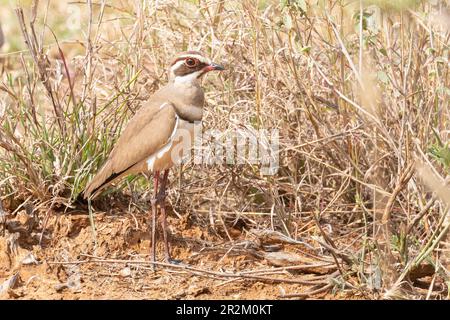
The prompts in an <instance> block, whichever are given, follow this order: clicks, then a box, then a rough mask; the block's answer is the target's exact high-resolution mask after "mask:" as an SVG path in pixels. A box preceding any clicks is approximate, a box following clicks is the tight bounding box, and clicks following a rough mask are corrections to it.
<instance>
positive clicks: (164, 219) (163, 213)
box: [158, 170, 172, 263]
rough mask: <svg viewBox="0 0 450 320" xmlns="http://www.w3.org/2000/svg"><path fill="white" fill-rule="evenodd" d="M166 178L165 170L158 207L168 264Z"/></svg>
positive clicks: (169, 260) (170, 260)
mask: <svg viewBox="0 0 450 320" xmlns="http://www.w3.org/2000/svg"><path fill="white" fill-rule="evenodd" d="M168 176H169V170H165V171H164V174H163V178H162V181H161V187H160V189H159V195H158V200H160V203H159V205H160V207H161V218H162V221H161V224H162V230H163V237H164V248H165V258H166V262H168V263H170V262H172V259H171V258H170V248H169V240H168V238H167V217H166V186H167V178H168Z"/></svg>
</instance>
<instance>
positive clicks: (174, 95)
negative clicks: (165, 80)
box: [162, 83, 205, 122]
mask: <svg viewBox="0 0 450 320" xmlns="http://www.w3.org/2000/svg"><path fill="white" fill-rule="evenodd" d="M162 91H163V92H164V96H165V97H168V99H169V100H170V102H171V103H172V104H173V105H174V107H175V110H176V112H177V114H178V116H179V117H180V118H182V119H183V120H186V121H189V122H195V121H201V120H202V116H203V105H204V103H205V94H204V92H203V89H202V88H201V87H200V85H193V84H188V83H178V84H176V83H169V84H168V85H167V86H166V87H164V88H163V89H162Z"/></svg>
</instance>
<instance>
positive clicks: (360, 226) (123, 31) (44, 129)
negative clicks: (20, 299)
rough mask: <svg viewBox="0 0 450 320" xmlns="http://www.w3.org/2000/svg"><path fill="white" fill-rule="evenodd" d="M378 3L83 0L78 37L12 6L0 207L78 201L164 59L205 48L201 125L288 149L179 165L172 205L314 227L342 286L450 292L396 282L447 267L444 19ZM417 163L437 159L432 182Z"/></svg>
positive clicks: (423, 7)
mask: <svg viewBox="0 0 450 320" xmlns="http://www.w3.org/2000/svg"><path fill="white" fill-rule="evenodd" d="M381 2H382V1H370V2H369V1H367V2H366V1H361V2H354V3H351V4H348V3H344V2H342V1H328V2H327V1H324V2H320V5H316V4H315V2H311V1H259V2H257V3H255V2H253V1H227V2H224V1H219V2H217V1H202V2H200V3H199V4H198V3H193V2H187V1H186V2H176V1H168V2H164V3H163V4H159V3H150V2H144V1H143V2H136V3H135V2H133V4H131V3H129V4H127V5H125V4H123V3H122V2H121V3H113V4H111V5H109V4H106V2H105V1H101V2H100V3H99V4H95V5H94V4H93V3H91V2H90V1H88V2H87V4H77V5H76V8H77V9H79V12H80V18H81V21H83V22H82V24H81V25H80V30H79V32H78V37H76V38H71V39H67V38H64V35H63V36H61V35H59V34H58V33H56V34H55V36H53V34H52V33H51V30H50V29H49V27H50V28H54V27H53V26H52V25H51V24H50V23H45V22H46V20H45V19H46V18H45V16H46V15H47V14H48V13H47V12H46V11H45V8H43V7H41V6H42V5H41V6H40V7H36V10H35V11H32V12H31V18H29V19H28V20H27V18H26V17H23V18H21V19H22V23H21V26H22V34H23V35H24V37H25V39H27V47H26V48H25V47H24V48H23V49H24V50H25V49H26V51H24V52H21V53H9V54H7V55H6V56H5V57H4V60H5V61H4V62H3V63H4V64H5V65H6V66H7V67H6V68H3V70H4V71H3V74H2V78H1V82H0V97H1V99H2V104H3V106H5V108H4V112H3V114H2V125H1V130H0V146H1V147H2V148H3V151H2V152H1V153H0V170H1V173H0V174H1V179H0V181H1V184H0V190H1V192H2V199H3V201H4V203H6V204H8V206H7V207H8V208H9V209H11V210H14V209H17V208H19V207H21V206H23V204H24V203H26V202H33V203H34V204H35V205H36V206H37V207H42V208H47V207H49V206H53V207H58V206H61V205H64V206H69V205H71V202H72V200H73V199H74V198H75V197H76V196H77V194H78V193H79V192H80V191H81V190H82V189H83V187H84V185H85V184H86V182H87V180H88V179H89V177H90V176H91V175H92V174H93V173H94V172H95V170H96V168H98V166H99V165H100V163H101V162H102V161H103V159H104V158H105V157H106V156H107V154H108V152H109V150H110V148H111V145H112V144H113V142H114V140H115V139H116V138H117V136H118V134H119V132H120V130H121V128H122V126H123V124H124V123H126V121H127V119H128V118H129V117H130V116H132V114H133V113H134V112H135V110H136V109H137V108H139V104H140V102H141V101H142V100H145V99H146V97H148V95H149V94H150V93H151V92H152V91H154V90H155V89H156V88H157V87H159V86H160V85H162V84H163V83H165V79H166V75H165V69H166V67H165V66H167V63H168V62H169V61H170V57H171V56H172V55H173V54H175V53H176V52H178V51H180V50H184V49H187V48H190V49H198V48H199V49H202V50H203V51H205V52H207V53H209V54H210V55H211V56H212V57H213V58H214V60H217V61H223V62H225V64H226V65H227V66H228V71H227V72H225V73H224V74H223V75H221V76H219V77H210V78H208V80H207V81H206V82H205V86H206V87H207V89H206V92H207V102H208V104H209V107H207V108H206V113H205V117H204V120H205V126H206V127H214V128H217V129H221V130H224V131H225V130H230V129H233V128H235V127H238V126H240V125H245V126H248V127H254V128H277V129H278V130H279V132H280V142H281V145H280V159H281V161H282V163H281V167H280V170H279V172H278V174H277V175H275V176H272V177H266V176H262V175H260V174H259V172H258V171H257V170H255V167H254V166H253V165H251V164H248V165H240V166H215V167H207V166H193V165H187V166H184V167H183V168H180V169H179V171H178V172H177V173H176V174H175V177H178V179H173V180H175V182H173V183H172V187H173V188H172V190H173V192H172V193H171V195H170V197H171V199H172V203H173V206H174V210H175V212H176V213H178V212H180V213H185V212H188V213H191V215H192V216H195V217H196V218H198V220H199V221H203V222H202V223H210V221H211V220H212V221H213V222H216V223H223V221H224V219H223V216H225V217H227V216H230V215H234V214H233V213H236V214H238V215H240V216H245V215H246V214H248V215H249V216H252V217H253V214H257V215H258V216H261V218H260V219H255V221H254V222H255V223H257V224H258V225H257V226H258V227H259V228H275V229H277V230H280V231H282V232H284V233H285V234H286V235H288V236H289V237H292V238H299V237H308V238H310V239H317V238H314V237H313V236H317V235H320V240H321V242H320V243H321V245H324V248H326V251H327V252H332V253H333V254H336V261H337V263H339V268H340V270H341V271H342V279H341V280H342V281H343V282H342V281H341V282H342V283H340V288H347V287H351V288H354V289H358V290H360V291H364V292H367V293H369V294H375V293H376V292H377V291H380V290H381V292H383V293H384V297H385V298H392V297H395V298H399V297H418V296H423V297H434V298H439V297H444V296H445V292H441V293H440V292H435V291H433V290H432V288H431V287H430V288H431V289H430V290H428V291H426V292H423V291H421V290H420V289H419V288H417V287H414V286H413V285H411V286H406V285H405V283H406V282H410V284H414V281H415V280H416V278H415V277H416V275H417V274H418V273H417V272H416V271H415V270H417V267H419V265H420V264H424V263H425V264H430V263H432V264H433V267H434V269H433V270H434V272H433V273H431V274H428V275H425V276H431V277H433V279H434V280H433V283H436V281H437V280H436V279H438V280H439V279H440V281H441V282H442V281H449V278H448V259H447V258H445V255H444V254H441V252H443V251H442V250H448V248H446V247H445V243H446V242H445V241H446V239H447V238H446V230H447V229H448V219H447V220H446V217H447V216H448V203H446V201H445V199H444V198H443V196H442V194H441V193H440V192H438V191H439V190H437V189H436V188H437V187H436V186H441V187H442V186H444V188H446V187H448V175H449V171H448V170H449V163H448V161H449V159H448V137H449V131H448V127H449V113H450V110H449V108H448V101H449V94H448V93H449V88H450V83H449V79H450V77H449V74H448V72H449V70H448V55H449V42H448V39H449V37H448V36H449V30H448V29H446V25H445V24H438V23H434V22H435V21H436V22H437V21H439V19H436V17H440V16H445V14H447V13H446V12H447V11H446V10H448V8H447V7H446V4H445V2H444V1H437V2H435V3H434V4H431V3H429V2H426V1H402V2H401V3H400V2H398V3H397V6H395V8H394V7H389V8H385V7H384V6H383V4H381ZM383 3H384V2H383ZM391 3H392V2H391ZM72 6H74V5H72ZM62 7H63V8H64V6H62ZM51 9H52V10H58V9H57V8H51ZM59 9H61V7H60V8H59ZM18 13H19V17H20V16H21V14H20V10H19V11H18ZM35 17H36V18H35ZM44 25H48V26H49V27H45V26H44ZM55 27H56V26H55ZM58 29H64V28H61V26H58ZM83 33H84V35H85V36H83ZM41 34H44V36H42V37H41V36H40V35H41ZM76 34H77V33H76V32H73V31H72V33H71V36H75V35H76ZM61 37H62V38H61ZM56 40H58V41H56ZM15 41H16V40H15ZM76 41H79V43H81V45H79V49H76V50H74V52H75V54H73V55H72V56H69V51H68V49H65V46H66V45H67V43H74V42H75V43H76ZM65 50H66V51H65ZM52 52H53V53H54V52H56V53H57V54H52ZM70 52H72V51H70ZM52 57H53V58H52ZM49 106H50V107H49ZM417 163H422V165H421V166H425V167H426V168H428V169H429V170H431V171H430V172H432V174H433V177H434V180H433V181H434V182H433V183H432V184H431V187H430V184H426V183H424V182H423V179H422V178H421V177H420V175H418V174H417V171H416V168H417ZM421 172H422V171H421ZM426 172H428V171H426ZM128 182H129V181H127V182H126V183H124V184H123V185H122V186H121V187H122V191H123V193H124V194H128V195H130V194H131V200H129V201H132V202H133V201H134V202H136V201H139V199H138V198H139V197H138V196H137V195H142V194H143V193H144V192H145V191H146V190H147V187H148V184H147V182H146V180H144V179H140V180H138V182H136V183H134V184H129V183H128ZM445 183H447V184H445ZM205 208H207V209H206V210H205ZM211 208H213V209H211ZM202 212H207V213H208V214H209V217H208V218H205V217H203V215H202ZM211 212H212V213H211ZM250 213H251V215H250ZM208 220H209V221H208ZM305 226H306V227H305ZM343 257H344V258H343ZM422 276H423V275H422ZM438 282H439V281H438ZM442 286H444V284H442ZM411 288H412V289H411Z"/></svg>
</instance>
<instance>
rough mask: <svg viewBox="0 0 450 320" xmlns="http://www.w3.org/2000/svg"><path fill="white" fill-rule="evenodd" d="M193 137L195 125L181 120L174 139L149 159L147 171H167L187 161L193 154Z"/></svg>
mask: <svg viewBox="0 0 450 320" xmlns="http://www.w3.org/2000/svg"><path fill="white" fill-rule="evenodd" d="M193 137H194V124H193V123H189V122H187V121H184V120H181V119H180V120H179V123H178V126H177V128H176V129H175V132H174V134H173V137H172V139H171V140H170V141H169V142H168V143H167V144H166V145H165V146H164V147H162V148H161V149H159V150H158V151H157V152H155V153H154V154H153V155H152V156H150V157H149V158H148V159H147V161H146V163H147V170H148V171H151V172H153V171H162V170H167V169H169V168H171V167H173V166H174V165H179V164H181V163H182V162H183V161H186V159H187V158H188V157H190V154H191V150H192V146H193Z"/></svg>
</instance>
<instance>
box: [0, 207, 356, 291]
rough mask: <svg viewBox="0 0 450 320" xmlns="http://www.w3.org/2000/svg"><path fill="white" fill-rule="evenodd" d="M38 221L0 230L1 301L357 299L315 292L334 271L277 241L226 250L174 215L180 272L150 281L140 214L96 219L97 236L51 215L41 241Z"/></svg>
mask: <svg viewBox="0 0 450 320" xmlns="http://www.w3.org/2000/svg"><path fill="white" fill-rule="evenodd" d="M36 220H37V219H36V218H35V217H34V216H33V215H32V214H28V213H27V212H26V210H23V211H20V212H19V213H17V214H16V215H15V216H14V217H8V219H7V220H6V223H4V225H3V227H2V226H1V225H0V294H1V295H0V298H1V299H278V298H297V299H298V298H300V299H303V298H306V297H303V296H301V295H300V296H297V295H298V294H299V293H300V294H301V293H305V292H309V290H316V291H318V293H317V294H312V295H308V296H307V298H318V299H333V298H338V299H345V298H357V296H355V294H354V293H346V292H344V291H338V292H337V293H335V294H333V293H332V292H333V291H335V290H331V289H333V288H332V287H330V286H328V288H329V289H326V288H325V289H324V290H320V289H321V288H324V287H325V286H326V285H327V283H328V282H327V277H328V276H329V275H330V274H331V273H332V272H335V269H334V268H335V267H334V266H333V264H332V263H331V262H330V261H328V260H327V259H323V261H319V260H317V259H314V258H313V256H312V255H310V254H309V253H308V250H309V249H308V248H309V244H307V243H304V244H302V243H288V242H289V241H286V239H283V237H282V236H281V234H279V233H276V232H275V233H270V232H269V233H267V232H266V233H265V234H262V233H261V232H260V233H259V234H258V233H252V232H249V231H248V230H246V229H245V228H240V229H239V228H236V227H234V228H233V227H230V228H229V229H228V230H227V231H228V234H229V235H230V237H231V238H232V239H233V241H230V240H228V239H227V240H226V241H225V240H224V238H222V237H219V236H218V234H220V232H219V233H216V232H212V231H211V230H209V228H204V227H201V226H200V225H198V224H195V223H193V222H192V221H190V219H189V217H184V218H182V219H179V218H177V217H176V216H175V215H173V214H172V215H170V216H169V225H170V230H171V233H172V255H173V256H174V258H176V259H180V260H182V263H181V264H180V265H178V266H175V267H170V266H166V265H163V266H159V267H158V268H157V269H156V271H154V270H152V268H151V265H150V264H148V261H149V252H150V241H149V234H148V232H147V230H148V225H147V220H148V217H147V215H145V214H143V213H140V214H134V213H127V214H114V213H99V214H96V215H95V219H94V220H95V229H96V234H95V235H94V234H93V229H92V227H91V221H90V219H89V215H88V214H87V213H85V212H77V213H71V214H68V213H65V214H56V213H52V212H50V213H49V214H48V221H47V222H46V226H45V232H44V233H43V235H42V231H41V230H42V221H40V222H39V223H38V222H37V221H36ZM38 225H39V228H38ZM41 236H42V241H41V245H39V241H40V238H41ZM94 239H96V241H94ZM159 244H160V246H159V247H158V258H159V259H158V260H159V261H163V259H162V256H163V253H162V243H161V241H159ZM310 282H311V283H310ZM292 294H294V295H295V296H294V297H293V296H290V295H292Z"/></svg>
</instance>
